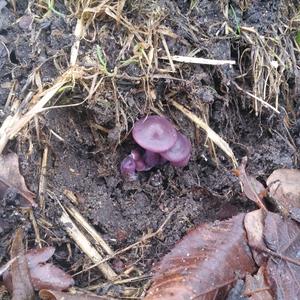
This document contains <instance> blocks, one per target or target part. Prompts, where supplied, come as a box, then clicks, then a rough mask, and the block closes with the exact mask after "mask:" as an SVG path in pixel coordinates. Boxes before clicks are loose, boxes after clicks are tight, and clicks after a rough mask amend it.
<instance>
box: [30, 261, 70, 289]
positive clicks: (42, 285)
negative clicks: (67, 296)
mask: <svg viewBox="0 0 300 300" xmlns="http://www.w3.org/2000/svg"><path fill="white" fill-rule="evenodd" d="M30 277H31V281H32V285H33V287H34V288H35V290H37V291H39V290H41V289H53V290H58V291H63V290H66V289H67V288H68V287H70V286H71V285H73V284H74V279H73V278H72V276H70V275H69V274H67V273H66V272H64V271H63V270H61V269H60V268H58V267H56V266H54V265H53V264H38V265H36V266H35V267H34V268H32V269H30Z"/></svg>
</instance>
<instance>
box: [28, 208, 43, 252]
mask: <svg viewBox="0 0 300 300" xmlns="http://www.w3.org/2000/svg"><path fill="white" fill-rule="evenodd" d="M29 213H30V220H31V222H32V226H33V229H34V233H35V242H36V243H37V244H38V246H39V247H40V248H42V243H41V235H40V231H39V228H38V225H37V222H36V219H35V216H34V214H33V211H32V209H30V211H29Z"/></svg>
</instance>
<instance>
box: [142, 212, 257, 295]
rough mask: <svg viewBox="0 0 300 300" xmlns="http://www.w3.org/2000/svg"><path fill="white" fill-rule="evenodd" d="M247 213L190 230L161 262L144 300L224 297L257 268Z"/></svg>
mask: <svg viewBox="0 0 300 300" xmlns="http://www.w3.org/2000/svg"><path fill="white" fill-rule="evenodd" d="M244 216H245V215H244V214H239V215H237V216H235V217H233V218H232V219H229V220H226V221H222V222H218V223H214V224H203V225H200V226H198V227H197V228H196V229H194V230H193V231H191V232H190V233H188V234H187V235H186V236H185V237H184V238H183V239H182V240H181V241H180V242H179V243H178V244H177V245H176V246H175V248H174V249H172V250H171V252H170V253H169V254H167V255H166V256H165V257H164V258H163V259H162V261H161V262H160V264H159V267H158V270H157V271H156V273H155V275H154V278H153V284H152V286H151V288H150V290H149V292H148V295H147V296H146V297H145V300H154V299H155V300H188V299H197V300H213V299H225V297H226V294H227V293H228V291H229V289H230V288H231V287H232V285H233V284H234V283H235V282H236V281H237V279H239V277H244V276H245V275H246V274H247V273H252V272H254V271H255V270H256V265H255V262H254V260H253V259H252V256H251V252H250V249H249V247H248V245H247V239H246V233H245V230H244V226H243V221H244Z"/></svg>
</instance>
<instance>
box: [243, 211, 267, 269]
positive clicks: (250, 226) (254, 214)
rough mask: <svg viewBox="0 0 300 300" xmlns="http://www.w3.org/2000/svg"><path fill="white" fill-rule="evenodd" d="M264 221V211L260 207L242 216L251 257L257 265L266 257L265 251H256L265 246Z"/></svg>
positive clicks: (265, 259)
mask: <svg viewBox="0 0 300 300" xmlns="http://www.w3.org/2000/svg"><path fill="white" fill-rule="evenodd" d="M264 221H265V213H264V211H263V210H262V209H257V210H254V211H251V212H249V213H247V214H246V215H245V218H244V226H245V229H246V232H247V238H248V244H249V246H250V247H251V250H252V255H253V258H254V260H255V262H256V263H257V265H258V266H261V265H262V264H263V263H265V262H266V261H267V259H268V256H267V255H265V253H262V252H261V251H258V249H260V250H262V249H265V248H266V245H265V242H264Z"/></svg>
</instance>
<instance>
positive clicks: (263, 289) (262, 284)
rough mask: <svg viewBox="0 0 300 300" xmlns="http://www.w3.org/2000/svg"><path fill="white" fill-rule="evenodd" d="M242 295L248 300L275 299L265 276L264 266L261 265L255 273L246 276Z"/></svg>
mask: <svg viewBox="0 0 300 300" xmlns="http://www.w3.org/2000/svg"><path fill="white" fill-rule="evenodd" d="M244 295H245V296H248V297H249V300H275V299H274V298H273V296H272V294H271V292H270V286H269V284H268V282H267V278H266V266H261V267H260V268H259V270H258V272H257V274H256V275H253V276H251V275H250V274H249V275H247V276H246V280H245V291H244Z"/></svg>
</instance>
